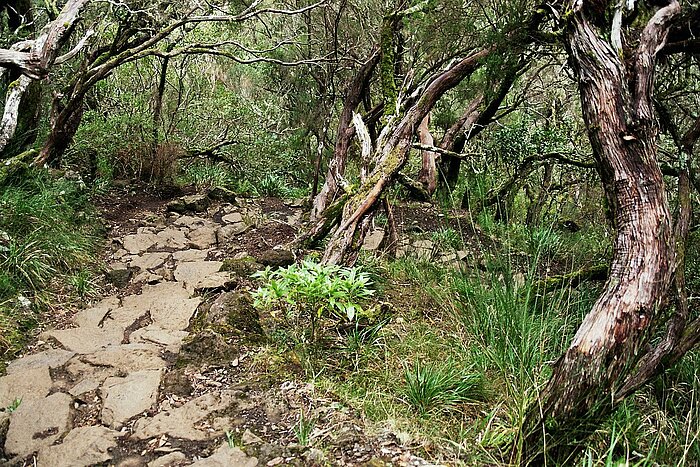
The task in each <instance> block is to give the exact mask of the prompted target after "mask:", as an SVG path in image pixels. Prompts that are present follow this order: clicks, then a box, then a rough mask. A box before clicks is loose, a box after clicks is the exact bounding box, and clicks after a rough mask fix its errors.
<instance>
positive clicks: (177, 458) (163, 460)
mask: <svg viewBox="0 0 700 467" xmlns="http://www.w3.org/2000/svg"><path fill="white" fill-rule="evenodd" d="M186 461H187V456H185V455H184V454H183V453H181V452H180V451H176V452H171V453H170V454H166V455H164V456H162V457H159V458H158V459H156V460H154V461H151V462H149V463H148V467H174V466H178V465H183V464H184V463H185V462H186Z"/></svg>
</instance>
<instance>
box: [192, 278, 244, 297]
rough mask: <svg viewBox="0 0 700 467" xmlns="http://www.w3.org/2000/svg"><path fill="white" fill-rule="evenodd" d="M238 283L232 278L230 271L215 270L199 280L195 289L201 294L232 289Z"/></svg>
mask: <svg viewBox="0 0 700 467" xmlns="http://www.w3.org/2000/svg"><path fill="white" fill-rule="evenodd" d="M236 285H237V281H236V280H232V279H231V273H230V272H215V273H214V274H211V275H209V276H207V277H205V278H204V279H202V280H200V281H199V282H197V284H196V285H195V286H194V290H195V291H196V292H199V294H200V295H201V294H202V293H205V292H217V291H221V290H231V289H233V288H235V287H236Z"/></svg>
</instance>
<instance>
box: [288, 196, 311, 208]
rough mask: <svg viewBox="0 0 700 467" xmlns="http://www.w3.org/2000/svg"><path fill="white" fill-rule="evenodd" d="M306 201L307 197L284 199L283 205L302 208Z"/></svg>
mask: <svg viewBox="0 0 700 467" xmlns="http://www.w3.org/2000/svg"><path fill="white" fill-rule="evenodd" d="M307 202H308V199H307V198H294V199H286V200H284V204H285V206H289V207H291V208H303V207H304V206H305V205H306V204H307Z"/></svg>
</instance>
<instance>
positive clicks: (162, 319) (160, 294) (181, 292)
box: [122, 263, 201, 331]
mask: <svg viewBox="0 0 700 467" xmlns="http://www.w3.org/2000/svg"><path fill="white" fill-rule="evenodd" d="M185 264H189V263H185ZM181 266H182V265H181ZM189 296H190V292H188V291H187V290H185V289H184V288H183V287H182V284H181V283H178V282H163V283H160V284H156V285H152V286H146V287H144V288H143V290H142V293H141V295H131V296H129V297H124V299H123V300H122V301H123V304H124V306H125V307H132V308H136V309H141V310H148V311H149V312H150V313H151V320H152V321H153V324H155V325H157V326H159V327H161V328H163V329H172V330H180V331H182V330H184V329H186V328H187V327H188V326H189V324H190V318H192V315H193V314H194V312H195V311H196V310H197V307H198V306H199V304H200V303H201V300H200V299H199V298H189Z"/></svg>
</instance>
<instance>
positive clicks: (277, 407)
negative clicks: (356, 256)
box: [0, 191, 450, 467]
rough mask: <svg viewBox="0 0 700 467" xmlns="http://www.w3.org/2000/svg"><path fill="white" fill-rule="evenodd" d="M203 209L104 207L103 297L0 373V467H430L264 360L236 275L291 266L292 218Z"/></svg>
mask: <svg viewBox="0 0 700 467" xmlns="http://www.w3.org/2000/svg"><path fill="white" fill-rule="evenodd" d="M216 195H217V194H216V193H210V194H209V196H206V195H198V194H193V193H190V194H188V195H186V196H184V197H180V198H177V199H175V200H174V201H171V202H167V201H166V200H163V199H161V197H157V196H148V195H143V194H140V195H136V194H133V193H132V194H129V193H128V192H126V191H125V192H124V193H123V195H122V196H117V195H113V196H111V197H109V198H106V199H104V200H103V201H102V205H103V206H102V208H103V209H102V210H103V214H104V216H103V217H104V219H105V222H106V227H107V229H108V232H109V238H111V244H110V245H109V246H108V249H107V251H106V252H105V263H106V265H107V268H106V269H107V273H106V274H107V277H109V279H110V282H111V284H112V285H110V286H109V287H106V289H105V293H104V296H103V298H102V299H101V300H100V301H99V302H98V303H95V304H92V305H91V306H89V307H84V308H78V307H76V308H75V309H67V310H65V311H64V313H61V314H58V315H56V316H54V317H53V319H52V322H51V323H50V326H49V327H48V328H47V329H45V330H44V331H43V333H42V334H41V335H40V336H39V338H38V340H37V341H35V343H34V344H32V345H31V346H30V347H29V348H27V349H26V352H25V354H24V355H23V356H22V357H21V358H18V359H16V360H14V361H12V362H9V364H8V365H7V375H6V376H4V377H2V378H0V408H3V407H6V408H7V409H6V410H0V464H1V465H10V466H19V465H39V466H61V465H115V466H122V467H126V466H143V465H148V466H149V467H154V466H179V465H196V466H224V465H226V466H250V467H252V466H256V465H259V466H275V465H329V464H330V465H369V466H380V465H400V466H408V465H432V464H430V463H428V462H427V461H424V460H423V459H421V458H420V457H417V456H415V455H414V454H413V453H412V452H411V449H409V447H406V446H405V445H404V444H403V443H402V442H401V441H400V440H399V437H397V435H396V434H395V433H393V432H392V431H391V430H388V429H387V430H383V431H382V430H376V429H372V430H370V429H367V427H366V426H365V424H364V422H363V420H362V417H361V415H360V414H359V413H358V412H357V411H355V410H354V409H353V408H352V407H348V406H346V405H344V404H343V403H342V402H341V401H340V400H338V399H337V398H335V397H334V396H333V394H332V393H329V392H326V391H319V390H318V389H317V388H315V387H314V385H313V384H311V383H309V382H307V381H308V378H305V377H304V370H303V368H302V364H301V363H300V362H299V361H298V359H296V358H295V357H294V356H293V355H292V353H289V354H284V353H280V352H273V351H270V350H269V346H268V345H267V342H268V339H269V337H268V336H267V335H266V319H268V318H269V317H267V316H265V314H264V313H261V314H259V313H258V311H257V310H256V309H255V308H254V307H253V306H252V303H251V299H250V295H249V291H250V290H251V289H252V288H253V284H252V282H251V280H250V278H249V276H250V274H251V273H252V272H254V271H255V270H257V269H260V268H262V267H264V266H272V267H276V266H283V265H287V264H290V263H291V262H293V261H295V259H296V258H295V257H294V256H293V254H292V252H290V251H286V250H283V249H279V248H275V247H279V246H280V245H284V244H286V243H287V242H289V241H290V240H291V239H293V238H294V236H295V235H296V233H297V230H298V228H299V227H300V221H301V219H302V215H303V214H302V208H301V203H300V202H298V201H296V202H295V201H291V202H285V201H282V200H277V199H263V200H247V199H240V200H237V201H234V200H233V199H228V200H226V199H223V200H222V199H221V198H222V196H221V194H220V193H219V194H218V196H216ZM223 197H224V198H226V196H225V195H224V196H223ZM217 198H218V199H217ZM227 201H230V202H227ZM430 217H431V218H433V216H432V215H431V216H430ZM402 222H403V221H402ZM405 222H406V223H407V225H409V226H411V225H413V226H418V225H422V228H425V225H424V221H423V220H422V219H420V218H416V219H412V218H411V217H410V214H409V215H407V217H406V219H405ZM376 246H377V245H375V246H374V247H376ZM449 260H450V258H446V259H445V261H449ZM309 420H313V423H309ZM310 440H312V441H313V442H310ZM3 462H5V464H3Z"/></svg>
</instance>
